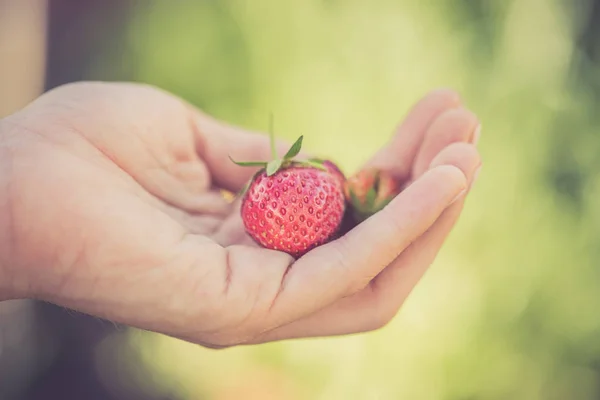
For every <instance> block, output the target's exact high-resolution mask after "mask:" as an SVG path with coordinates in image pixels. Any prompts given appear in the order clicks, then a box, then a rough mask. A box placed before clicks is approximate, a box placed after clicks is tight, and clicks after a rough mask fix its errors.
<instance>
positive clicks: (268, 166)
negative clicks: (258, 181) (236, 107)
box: [229, 116, 327, 195]
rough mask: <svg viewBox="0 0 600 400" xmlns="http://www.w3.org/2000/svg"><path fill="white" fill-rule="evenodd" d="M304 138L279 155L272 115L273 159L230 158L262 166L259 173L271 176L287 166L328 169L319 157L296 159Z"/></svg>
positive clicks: (241, 163) (249, 164)
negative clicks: (247, 159) (241, 159)
mask: <svg viewBox="0 0 600 400" xmlns="http://www.w3.org/2000/svg"><path fill="white" fill-rule="evenodd" d="M303 139H304V136H303V135H302V136H300V137H299V138H298V139H296V141H295V142H294V143H293V144H292V145H291V147H290V148H289V149H288V151H287V152H286V153H285V155H284V156H283V157H279V155H278V154H277V149H276V146H275V134H274V130H273V118H272V116H271V118H270V120H269V140H270V144H271V157H272V159H271V160H270V161H236V160H234V159H233V158H232V157H231V156H229V159H230V160H231V161H232V162H233V163H234V164H236V165H239V166H241V167H260V169H259V171H258V172H257V173H261V172H262V171H265V173H266V175H267V176H269V177H270V176H273V175H275V174H276V173H277V172H278V171H280V170H282V169H285V168H289V167H312V168H317V169H321V170H323V171H327V168H326V167H325V165H324V161H323V160H320V159H317V158H311V159H307V160H296V159H295V157H296V156H297V155H298V154H300V150H302V141H303ZM253 179H254V176H253V177H252V179H251V180H250V181H249V182H248V183H247V184H246V185H245V187H244V188H243V189H242V191H241V192H240V195H242V194H243V193H245V192H246V190H248V187H249V186H250V184H251V183H252V180H253Z"/></svg>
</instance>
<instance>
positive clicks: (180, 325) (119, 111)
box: [0, 83, 481, 348]
mask: <svg viewBox="0 0 600 400" xmlns="http://www.w3.org/2000/svg"><path fill="white" fill-rule="evenodd" d="M478 127H479V121H478V119H477V117H476V116H475V115H474V114H473V112H471V111H469V110H468V109H467V108H466V107H465V106H464V105H462V104H461V101H460V99H459V97H458V95H457V94H456V93H455V92H453V91H451V90H436V91H433V92H431V93H429V94H427V95H426V96H425V97H424V98H423V99H421V100H420V101H419V102H418V103H416V104H415V106H414V107H413V108H412V109H411V110H410V111H409V112H408V114H407V115H406V117H405V119H404V120H403V122H402V123H400V124H399V126H398V128H397V130H396V132H394V133H393V135H392V136H391V138H390V140H389V141H388V143H387V144H386V145H385V146H384V147H383V148H381V150H380V151H379V152H377V153H376V154H375V155H373V157H371V158H370V160H369V161H368V165H373V166H378V167H382V168H386V169H389V170H391V171H393V173H394V174H395V175H396V176H397V177H398V178H399V179H402V180H403V181H405V182H406V183H407V187H406V189H404V191H403V192H402V193H401V194H399V195H398V196H397V197H396V198H395V199H394V200H393V201H392V202H391V203H390V204H389V205H388V206H387V207H386V208H385V209H384V210H383V211H381V212H379V213H378V214H376V215H374V216H373V217H371V218H370V219H368V220H367V221H365V222H363V223H361V224H360V225H358V226H356V227H355V228H353V229H352V230H351V231H350V232H348V233H347V234H346V235H344V236H343V237H341V238H339V239H337V240H335V241H332V242H330V243H327V244H325V245H323V246H321V247H318V248H316V249H314V250H312V251H311V252H309V253H308V254H306V255H305V256H303V257H301V258H299V259H297V260H294V259H293V258H292V257H290V256H289V255H287V254H285V253H282V252H277V251H273V250H268V249H263V248H260V247H258V246H257V245H256V244H254V243H253V242H252V241H251V240H250V239H249V237H248V236H247V235H246V234H245V232H244V230H243V226H242V223H241V219H240V216H239V208H238V203H237V202H234V203H233V204H232V203H230V202H228V201H227V200H226V199H225V198H223V196H222V195H221V190H227V191H231V192H236V191H237V190H239V189H240V188H241V187H242V186H243V185H244V184H245V183H246V181H247V180H248V179H249V178H250V176H251V175H252V173H253V172H255V169H253V168H244V167H239V166H236V165H235V164H233V163H232V162H231V161H230V160H229V158H228V155H231V156H232V157H233V158H234V159H238V160H256V159H259V160H263V159H269V156H270V148H269V140H268V136H267V135H265V134H262V133H256V132H249V131H247V130H244V129H242V128H239V127H236V126H231V125H228V124H225V123H223V122H221V121H217V120H215V119H214V118H212V117H210V116H208V115H206V114H204V113H202V112H201V111H199V110H197V109H195V108H193V107H192V106H191V105H189V104H187V103H185V102H184V101H183V100H181V99H179V98H177V97H175V96H173V95H170V94H168V93H165V92H163V91H160V90H158V89H156V88H152V87H148V86H140V85H135V84H121V83H77V84H71V85H67V86H63V87H60V88H57V89H55V90H53V91H51V92H48V93H46V94H44V95H43V96H41V97H40V98H39V99H37V100H36V101H35V102H33V103H32V104H30V105H29V106H28V107H26V108H25V109H23V110H21V111H20V112H18V113H16V114H13V115H11V116H9V117H7V118H5V119H4V120H0V299H4V300H8V299H23V298H33V299H40V300H44V301H48V302H51V303H54V304H57V305H59V306H63V307H66V308H70V309H73V310H77V311H80V312H84V313H88V314H91V315H94V316H97V317H101V318H105V319H108V320H111V321H115V322H118V323H122V324H126V325H129V326H133V327H137V328H140V329H145V330H149V331H154V332H158V333H162V334H166V335H170V336H173V337H177V338H180V339H183V340H187V341H190V342H194V343H198V344H201V345H204V346H207V347H211V348H222V347H229V346H234V345H241V344H257V343H264V342H269V341H277V340H284V339H291V338H307V337H319V336H333V335H344V334H352V333H360V332H367V331H372V330H376V329H379V328H381V327H383V326H385V325H386V324H387V323H388V322H389V321H390V320H391V319H392V318H393V317H394V316H395V314H396V313H397V312H398V310H399V309H400V307H401V306H402V304H403V302H404V301H405V299H406V298H407V296H408V295H409V294H410V293H411V291H412V290H413V288H414V287H415V286H416V285H417V284H418V282H419V281H420V279H421V277H422V276H423V274H424V273H425V271H426V270H427V269H428V267H429V266H430V265H431V263H432V262H433V261H434V259H435V257H436V255H437V253H438V251H439V250H440V248H441V247H442V245H443V243H444V241H445V240H446V238H447V236H448V234H449V233H450V231H451V230H452V228H453V227H454V225H455V224H456V222H457V220H458V218H459V216H460V214H461V211H462V208H463V206H464V202H465V199H466V196H467V194H468V193H469V191H470V188H471V187H472V184H473V182H474V179H475V177H476V171H478V169H479V167H480V165H481V159H480V155H479V153H478V151H477V148H476V142H477V139H478V136H479V135H478V132H479V129H478ZM279 146H280V148H279V150H280V151H281V152H283V151H285V150H286V149H287V147H288V146H289V143H280V144H279ZM318 156H323V155H322V154H319V155H318ZM333 158H334V159H335V156H334V157H333ZM346 172H352V171H346Z"/></svg>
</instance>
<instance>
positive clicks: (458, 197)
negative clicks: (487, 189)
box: [450, 189, 467, 205]
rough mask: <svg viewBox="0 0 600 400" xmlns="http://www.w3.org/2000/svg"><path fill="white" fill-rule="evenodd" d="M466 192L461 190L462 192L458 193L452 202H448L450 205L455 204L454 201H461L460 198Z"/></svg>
mask: <svg viewBox="0 0 600 400" xmlns="http://www.w3.org/2000/svg"><path fill="white" fill-rule="evenodd" d="M466 192H467V190H466V189H463V190H462V191H461V192H460V193H459V194H458V195H457V196H456V197H455V198H454V200H452V201H451V202H450V205H452V204H454V203H456V201H457V200H460V199H461V198H462V197H463V196H464V195H465V193H466Z"/></svg>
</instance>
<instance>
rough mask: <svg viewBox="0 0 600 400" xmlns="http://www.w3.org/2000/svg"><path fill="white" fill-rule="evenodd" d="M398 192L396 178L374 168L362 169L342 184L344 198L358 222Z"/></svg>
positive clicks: (390, 199) (379, 208)
mask: <svg viewBox="0 0 600 400" xmlns="http://www.w3.org/2000/svg"><path fill="white" fill-rule="evenodd" d="M398 193H400V186H399V183H398V182H397V181H396V179H394V177H393V176H392V175H391V174H390V173H389V172H387V171H383V170H380V169H376V168H367V169H364V170H362V171H360V172H358V173H357V174H356V175H354V176H352V177H351V178H349V179H348V180H347V181H346V182H345V184H344V194H345V196H346V200H347V201H348V202H349V203H350V205H351V209H352V214H353V216H354V219H355V220H356V222H358V223H360V222H362V221H364V220H365V219H367V218H368V217H370V216H371V215H373V214H375V213H376V212H378V211H380V210H381V209H383V208H384V207H385V206H386V205H387V204H388V203H389V202H390V201H392V199H393V198H394V197H396V195H397V194H398Z"/></svg>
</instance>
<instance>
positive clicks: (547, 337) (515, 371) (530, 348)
mask: <svg viewBox="0 0 600 400" xmlns="http://www.w3.org/2000/svg"><path fill="white" fill-rule="evenodd" d="M575 3H576V2H573V3H566V2H563V4H562V5H560V4H559V2H550V1H543V0H522V1H504V0H496V1H492V0H489V1H467V0H462V1H451V0H442V1H439V2H435V3H434V2H416V1H410V0H403V1H392V0H383V1H378V2H367V1H357V0H354V1H352V0H351V1H343V2H342V1H333V0H330V1H323V0H304V1H278V0H259V1H252V2H249V1H241V0H228V1H198V2H149V3H148V5H147V6H146V7H145V8H142V9H140V10H139V12H138V13H137V14H136V16H135V18H134V19H133V20H132V21H131V26H130V31H131V34H130V43H129V45H130V46H131V47H132V49H133V50H132V52H131V54H129V55H128V56H127V57H126V58H127V59H128V62H130V63H131V64H132V65H134V66H135V69H134V74H133V76H132V79H134V80H139V81H145V82H148V83H152V84H156V85H159V86H161V87H163V88H164V89H167V90H170V91H173V92H175V93H177V94H179V95H181V96H183V97H185V98H186V99H188V100H189V101H190V102H192V103H194V104H196V105H197V106H199V107H201V108H203V109H204V110H205V111H207V112H209V113H212V114H213V115H215V116H217V117H219V118H223V119H225V120H228V121H229V122H231V123H236V124H241V125H244V126H246V127H248V128H251V129H260V130H263V129H264V126H263V121H264V120H265V117H266V116H268V115H269V114H270V113H271V112H272V113H273V114H274V115H276V117H277V119H278V125H279V128H278V132H279V133H278V135H281V136H282V137H284V138H287V139H293V138H296V137H298V136H299V135H300V134H301V133H302V134H305V135H306V136H305V142H306V143H305V144H306V147H309V148H310V149H311V150H313V151H318V153H319V154H321V155H324V156H327V157H329V156H331V157H333V158H335V159H336V160H339V162H340V164H341V166H342V167H344V168H345V169H347V170H348V171H349V172H350V171H352V170H353V169H355V168H357V167H358V166H359V165H361V163H362V162H364V161H365V160H366V159H367V158H368V157H369V156H370V155H371V154H372V153H373V152H374V151H376V150H377V149H378V148H379V147H380V146H381V145H383V144H384V143H385V142H386V141H387V140H388V138H389V136H390V134H391V132H392V130H393V129H394V127H395V126H396V125H397V123H398V122H399V121H400V120H401V119H402V118H403V116H404V114H405V113H406V111H407V110H408V109H409V108H410V107H411V105H412V104H413V103H414V102H415V101H417V100H418V99H419V98H421V97H422V96H423V95H424V94H425V93H426V92H428V91H429V90H431V89H434V88H436V87H440V86H444V87H446V86H449V87H453V88H455V89H457V90H458V91H459V93H460V94H461V96H462V98H463V101H464V102H465V103H466V104H467V106H469V107H470V108H472V109H473V110H474V111H475V112H476V113H477V114H478V115H479V117H480V119H481V121H482V122H483V131H482V140H481V142H480V147H481V151H482V153H483V157H484V166H483V169H482V173H481V174H480V180H479V181H478V182H477V184H476V186H475V188H474V190H473V193H472V194H471V196H470V198H469V200H468V204H467V207H466V209H465V214H464V216H463V218H462V220H461V222H460V224H459V226H458V227H457V228H456V229H455V230H454V232H453V235H452V236H451V239H450V240H449V242H448V243H447V245H446V246H445V248H444V250H443V251H442V252H441V253H440V255H439V258H438V259H437V261H436V262H435V264H434V265H433V266H432V268H431V270H430V271H429V273H428V274H427V275H426V276H425V278H424V279H423V281H422V283H421V284H420V285H419V286H418V288H417V290H416V291H415V292H414V293H413V295H412V296H411V297H410V298H409V300H408V302H407V303H406V304H405V306H404V307H403V308H402V310H401V312H400V313H399V314H398V316H397V318H396V319H395V320H394V321H393V322H392V323H391V324H390V325H389V326H388V327H386V328H385V329H383V330H381V331H379V332H375V333H371V334H367V335H359V336H352V337H345V338H330V339H319V340H310V341H296V342H284V343H276V344H271V345H266V346H260V347H247V348H240V349H231V350H228V351H225V352H213V351H209V350H204V349H201V348H198V347H196V346H192V345H188V344H186V343H182V342H178V341H175V340H173V339H169V338H164V337H156V336H154V335H146V336H145V337H146V339H145V340H146V342H144V343H143V345H141V351H142V352H143V354H145V355H146V358H147V361H148V363H149V364H150V365H151V366H152V367H153V368H154V369H155V370H156V371H159V372H160V373H162V376H163V377H165V384H167V385H168V384H169V382H173V381H177V382H179V384H180V385H181V387H182V388H183V391H182V393H183V394H184V395H185V396H186V397H189V398H198V397H197V396H201V395H202V394H204V393H208V394H206V396H208V397H202V398H214V399H218V398H221V397H219V396H220V393H222V391H223V390H225V388H230V387H231V386H232V385H234V386H235V385H238V386H240V390H241V391H242V392H241V393H245V395H247V396H249V397H250V395H251V394H253V393H254V392H253V390H258V389H256V387H255V386H253V385H252V384H251V382H252V381H253V379H256V380H257V381H259V382H263V380H261V379H264V382H267V384H269V385H273V390H283V392H278V393H284V394H280V396H279V397H277V398H282V399H315V400H318V399H328V400H329V399H372V398H377V399H400V398H402V399H419V400H428V399H431V400H433V399H436V400H437V399H448V400H458V399H490V400H495V399H514V400H518V399H523V400H536V399H539V400H548V399H577V400H591V399H595V398H598V396H600V369H599V368H600V367H599V365H600V364H599V362H598V361H600V341H599V340H598V338H599V337H600V314H598V312H596V308H595V304H598V301H600V288H599V285H598V282H599V281H600V280H599V279H600V273H599V270H598V269H597V264H598V263H597V260H598V255H599V254H600V246H599V245H598V244H597V243H598V241H597V237H598V236H599V235H600V203H599V202H598V200H597V199H598V197H599V196H600V180H599V179H598V176H599V175H598V172H599V171H600V161H599V160H600V158H599V157H598V156H597V154H598V151H600V148H599V147H600V146H599V145H598V144H599V143H600V142H599V141H598V140H597V139H596V137H597V136H596V135H597V126H598V125H599V124H600V121H599V118H600V117H599V114H598V112H597V111H596V108H597V101H596V100H597V98H598V97H597V96H595V95H594V94H593V93H591V92H589V91H588V89H587V86H586V85H584V84H582V83H581V82H578V81H577V80H574V79H572V74H571V73H572V72H573V70H572V69H571V68H573V66H574V65H580V64H579V63H575V62H574V60H575V61H578V60H579V61H580V60H585V57H584V55H583V54H582V53H581V52H580V50H579V49H578V48H577V47H576V46H575V38H574V36H573V35H572V32H576V31H577V29H574V28H576V27H574V26H572V25H571V23H570V21H569V19H568V18H567V17H568V16H569V15H571V14H572V13H573V12H572V10H570V8H571V7H575V5H574V4H575ZM571 4H572V5H571ZM115 62H116V60H111V59H108V62H107V63H106V64H105V65H98V66H96V68H97V69H99V70H102V71H107V70H108V71H109V70H110V68H111V65H112V64H113V63H115ZM586 65H587V68H588V69H587V70H586V71H588V75H586V76H591V77H597V76H599V75H598V74H597V72H596V71H597V68H596V67H595V66H593V65H591V66H590V65H589V63H588V64H586ZM590 68H591V69H590ZM590 71H591V72H590ZM104 74H106V72H104ZM594 79H597V78H594ZM340 143H344V146H340ZM265 377H266V378H265ZM282 382H283V386H284V387H285V389H281V387H280V384H282ZM201 393H202V394H201ZM211 396H212V397H211ZM249 397H248V398H249ZM240 398H241V397H240Z"/></svg>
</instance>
